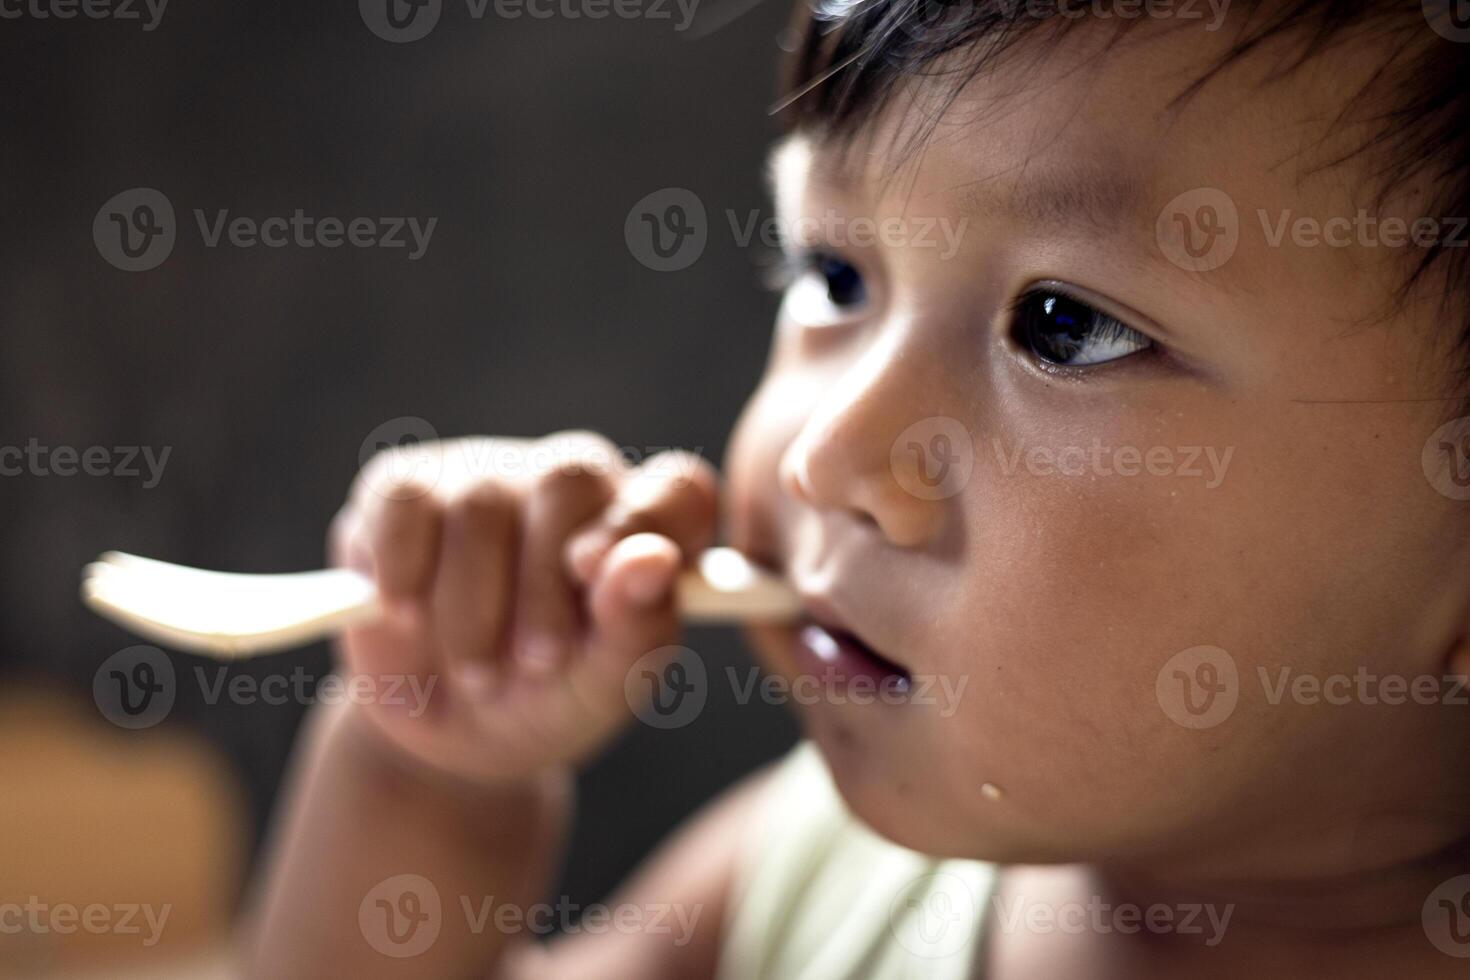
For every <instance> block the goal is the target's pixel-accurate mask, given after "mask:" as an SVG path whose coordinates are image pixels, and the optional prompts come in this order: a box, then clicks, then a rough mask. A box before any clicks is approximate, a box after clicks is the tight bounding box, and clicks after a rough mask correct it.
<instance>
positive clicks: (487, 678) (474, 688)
mask: <svg viewBox="0 0 1470 980" xmlns="http://www.w3.org/2000/svg"><path fill="white" fill-rule="evenodd" d="M495 680H496V677H495V668H494V667H492V666H490V665H489V664H474V663H471V664H460V665H459V666H458V667H456V668H455V669H454V683H455V686H456V687H458V688H459V689H460V691H461V692H462V693H464V694H465V695H467V696H469V697H471V698H474V699H475V700H484V699H485V698H488V697H489V696H490V695H491V694H493V693H495Z"/></svg>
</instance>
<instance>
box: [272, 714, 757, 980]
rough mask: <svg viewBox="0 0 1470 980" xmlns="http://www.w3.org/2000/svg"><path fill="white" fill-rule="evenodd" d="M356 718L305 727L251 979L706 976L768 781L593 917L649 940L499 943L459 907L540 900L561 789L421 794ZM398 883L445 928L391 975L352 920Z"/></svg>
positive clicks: (726, 801)
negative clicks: (434, 895)
mask: <svg viewBox="0 0 1470 980" xmlns="http://www.w3.org/2000/svg"><path fill="white" fill-rule="evenodd" d="M354 710H355V709H353V708H352V707H351V706H345V707H340V708H333V709H330V710H329V711H327V712H324V713H323V714H322V715H320V716H319V717H316V718H313V719H312V721H311V726H312V730H311V731H310V732H309V733H308V734H307V736H306V737H305V741H306V743H307V747H306V753H305V758H304V760H303V765H302V766H301V768H302V772H301V773H299V775H300V776H301V777H302V782H303V783H304V785H300V786H296V787H293V790H292V796H293V797H294V799H295V802H294V805H293V807H292V809H291V811H290V812H289V813H287V814H286V815H285V821H286V826H287V828H288V831H287V838H286V839H285V840H284V842H283V845H282V846H281V847H280V848H279V850H278V852H277V853H274V854H272V855H271V856H270V859H269V863H270V864H271V865H272V866H273V867H274V868H275V873H274V875H273V880H272V882H271V883H270V890H269V892H268V893H267V894H266V895H265V896H263V898H264V901H263V902H262V903H261V905H260V911H259V921H258V922H257V923H256V924H255V928H254V929H253V930H252V933H253V935H252V936H251V940H252V943H251V948H250V949H249V950H248V954H249V964H250V970H249V976H251V977H260V978H266V977H270V978H277V977H280V978H289V977H313V978H319V977H339V976H340V977H353V978H362V980H367V978H373V977H399V976H401V977H426V976H432V977H451V978H452V977H461V976H463V977H477V978H478V977H484V978H487V980H489V978H495V980H562V978H566V980H581V978H585V977H599V978H605V980H619V978H628V980H665V978H667V980H690V978H698V977H710V976H713V975H714V970H715V965H716V960H717V955H718V952H719V943H720V939H721V927H722V924H723V922H724V919H725V916H726V914H727V907H726V902H727V900H728V896H729V892H730V882H731V878H732V873H733V871H734V867H735V861H736V859H737V854H736V849H737V847H738V845H739V843H740V840H741V837H742V832H743V830H744V828H745V827H746V826H747V825H748V823H749V821H750V820H751V819H752V818H753V816H754V814H753V811H754V809H755V807H756V805H757V804H758V803H759V801H760V793H761V791H762V790H763V789H764V788H765V786H766V785H768V779H767V776H768V770H762V771H761V772H758V773H755V774H753V775H751V776H749V777H747V778H746V779H745V780H744V781H742V782H741V783H739V784H738V785H736V786H735V787H733V788H732V789H730V790H727V791H726V792H725V793H724V794H722V795H721V796H720V797H718V798H717V799H715V800H713V801H711V802H710V803H709V804H707V805H706V806H705V808H704V809H703V810H702V811H701V812H700V813H698V814H696V815H695V816H694V817H692V818H691V819H690V820H689V821H688V822H687V823H686V824H685V826H684V827H683V828H681V829H680V830H679V831H678V832H677V833H676V834H675V835H674V836H673V837H671V838H670V839H669V840H668V841H667V842H665V843H664V844H663V845H662V846H661V847H660V849H659V851H658V852H657V853H656V854H654V855H653V856H652V857H651V858H650V859H649V860H648V861H647V862H646V863H645V864H644V866H643V867H642V868H640V869H639V870H638V872H637V873H636V874H634V875H633V876H632V877H631V878H630V879H629V881H628V882H626V883H625V884H624V885H623V886H622V887H621V888H620V889H619V890H618V893H617V894H615V895H613V896H612V897H611V898H609V899H608V900H607V901H606V902H605V903H604V904H606V905H607V906H608V907H609V908H610V909H611V910H612V912H613V913H614V915H618V914H626V913H620V912H619V910H638V912H639V913H640V914H643V913H648V912H650V911H654V910H659V911H658V912H657V914H658V915H659V916H660V922H659V924H658V927H657V929H639V930H634V929H631V928H622V929H619V928H613V927H611V926H609V927H607V928H604V929H603V930H602V931H601V932H598V933H592V932H581V933H577V934H574V935H571V936H566V937H562V938H560V939H557V940H556V941H554V942H552V943H549V944H547V943H541V942H539V941H536V940H534V939H533V938H531V937H528V936H527V935H526V934H525V933H508V932H505V931H502V930H499V929H497V928H496V926H495V922H494V919H493V912H492V917H490V918H487V919H486V920H485V922H484V928H483V929H481V930H480V932H479V934H478V935H476V934H475V933H474V932H472V931H471V929H470V928H469V922H470V920H469V919H468V918H467V913H466V911H465V909H464V908H463V907H461V905H460V902H459V896H461V895H465V896H469V901H470V906H471V911H472V913H473V914H474V915H476V916H479V915H481V914H482V909H481V903H482V902H484V901H485V900H486V899H487V898H489V897H490V896H493V897H494V900H495V903H496V905H497V906H507V905H508V906H512V907H516V908H519V909H527V908H529V907H530V906H531V905H533V904H535V903H537V902H542V901H547V900H549V896H548V895H547V894H545V892H546V889H547V887H548V886H549V882H550V881H551V879H552V875H553V874H554V868H553V865H554V863H555V861H556V859H557V857H558V856H559V854H560V850H561V845H562V833H563V830H564V829H565V827H566V825H567V822H568V821H567V817H568V810H569V805H570V802H571V795H570V792H569V788H570V784H569V783H568V782H566V781H564V780H561V779H559V778H550V779H547V780H546V781H545V782H544V783H543V784H542V785H541V787H540V791H539V792H538V791H532V790H528V791H527V792H525V793H523V794H520V793H517V794H507V795H496V794H489V795H481V794H476V793H475V792H473V791H466V789H467V788H465V787H452V786H450V785H448V784H446V783H445V782H443V781H441V780H430V781H428V782H425V781H423V780H421V779H419V778H416V777H415V776H414V775H413V774H411V773H410V772H408V771H405V770H404V769H403V768H401V767H398V766H394V765H392V764H391V763H389V762H388V761H386V760H385V759H384V758H383V757H382V755H381V754H380V751H379V749H380V747H378V746H376V745H374V744H373V742H374V741H375V740H376V739H377V736H376V734H375V733H373V732H371V731H364V730H361V728H362V725H361V721H362V720H361V719H354V718H353V717H351V715H352V712H353V711H354ZM359 739H366V740H367V741H366V744H360V743H359V742H358V740H359ZM410 828H412V832H409V829H410ZM408 869H414V871H415V872H416V873H418V874H421V875H423V876H424V877H425V878H426V879H428V880H430V881H432V882H433V883H434V885H435V887H436V889H437V891H438V892H439V898H440V902H441V918H442V923H443V926H442V928H441V930H440V932H439V935H438V938H436V939H435V940H434V943H433V945H432V946H431V947H430V948H429V949H428V950H427V951H425V952H424V953H422V954H420V955H418V956H415V957H410V958H404V959H392V958H389V957H387V956H384V955H383V954H382V953H380V952H378V951H377V950H376V949H375V948H374V947H373V946H372V945H371V943H369V941H368V937H366V936H364V935H363V933H362V930H361V924H360V922H359V918H358V911H359V907H360V905H361V901H362V898H363V897H364V896H365V895H367V894H368V892H369V891H370V890H371V889H372V888H373V887H374V886H375V885H376V884H377V883H378V882H380V881H382V880H384V879H385V878H389V877H392V876H393V875H396V874H401V873H405V872H406V871H407V870H408ZM612 921H613V922H616V921H617V920H616V919H613V920H612ZM643 921H645V922H649V921H650V920H649V919H648V918H645V919H644V920H643ZM375 938H378V941H379V942H380V943H381V942H382V941H383V940H382V939H381V937H375ZM502 954H503V958H501V957H502ZM497 961H498V962H499V963H500V966H499V967H498V968H497V967H496V966H495V965H494V964H496V963H497Z"/></svg>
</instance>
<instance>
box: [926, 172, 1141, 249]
mask: <svg viewBox="0 0 1470 980" xmlns="http://www.w3.org/2000/svg"><path fill="white" fill-rule="evenodd" d="M1002 180H1003V177H1001V176H997V177H982V178H978V179H976V180H973V181H969V182H967V183H964V184H958V185H955V186H954V187H951V188H949V189H948V190H947V191H946V192H945V193H946V194H947V195H952V197H951V198H950V200H951V201H952V203H953V206H954V207H955V209H956V210H957V211H958V212H959V213H960V214H962V215H964V214H967V215H971V216H974V217H977V218H995V219H1001V218H1009V219H1012V220H1015V221H1018V222H1021V223H1023V224H1025V225H1028V226H1029V225H1036V226H1040V227H1043V228H1047V229H1049V230H1054V231H1059V232H1063V233H1066V232H1074V233H1076V232H1079V231H1080V232H1085V233H1087V234H1093V235H1101V236H1107V237H1112V238H1117V237H1119V236H1120V235H1123V234H1126V233H1127V230H1128V229H1131V228H1138V229H1143V228H1144V225H1145V224H1146V225H1147V228H1148V229H1152V227H1153V222H1152V221H1148V222H1140V221H1139V219H1140V218H1141V217H1143V216H1144V215H1143V213H1144V208H1145V202H1146V201H1147V200H1148V192H1147V188H1146V187H1145V186H1144V183H1143V181H1141V180H1139V179H1138V178H1136V177H1128V176H1123V175H1122V174H1121V173H1120V172H1119V171H1117V170H1097V169H1092V168H1088V169H1081V168H1076V167H1060V168H1055V169H1052V170H1049V171H1046V172H1044V173H1039V174H1037V175H1035V176H1030V175H1028V174H1023V175H1022V176H1020V177H1018V178H1017V179H1016V180H1015V181H1013V182H1009V181H1008V182H1005V183H1002ZM1079 226H1080V227H1079Z"/></svg>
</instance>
